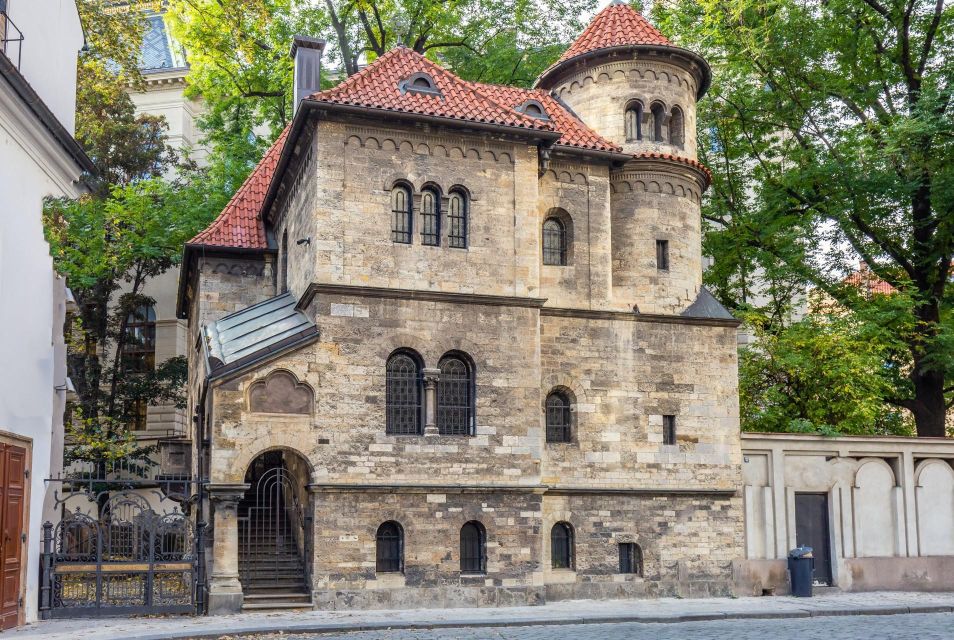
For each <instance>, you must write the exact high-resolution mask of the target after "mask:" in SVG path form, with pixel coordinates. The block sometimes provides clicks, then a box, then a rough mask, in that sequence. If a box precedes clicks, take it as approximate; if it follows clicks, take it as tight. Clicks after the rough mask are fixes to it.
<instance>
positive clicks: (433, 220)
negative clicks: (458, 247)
mask: <svg viewBox="0 0 954 640" xmlns="http://www.w3.org/2000/svg"><path fill="white" fill-rule="evenodd" d="M440 243H441V199H440V196H438V195H437V194H436V193H434V192H433V191H425V192H424V193H423V194H422V195H421V244H424V245H427V246H431V247H436V246H438V245H439V244H440Z"/></svg>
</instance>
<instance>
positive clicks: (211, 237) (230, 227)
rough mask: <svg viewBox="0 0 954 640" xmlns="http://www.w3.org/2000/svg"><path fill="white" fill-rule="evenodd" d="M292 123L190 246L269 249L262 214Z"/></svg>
mask: <svg viewBox="0 0 954 640" xmlns="http://www.w3.org/2000/svg"><path fill="white" fill-rule="evenodd" d="M290 127H291V125H290V124H289V125H288V126H287V127H285V130H284V131H282V132H281V135H279V136H278V139H277V140H275V142H274V143H273V144H272V146H271V147H270V148H269V149H268V151H266V152H265V156H264V157H263V158H262V160H261V162H259V163H258V166H256V167H255V169H254V170H253V171H252V173H251V174H249V176H248V178H246V179H245V182H243V183H242V186H241V187H239V189H238V191H236V192H235V195H233V196H232V199H231V200H229V203H228V204H227V205H225V208H224V209H223V210H222V213H220V214H219V215H218V217H217V218H216V219H215V220H213V221H212V224H210V225H209V226H208V227H206V229H205V230H204V231H202V232H201V233H199V234H198V235H197V236H196V237H194V238H192V239H191V240H189V242H187V243H186V245H187V246H202V247H229V248H237V249H267V248H268V239H267V237H266V235H265V225H264V224H263V223H262V219H261V216H260V215H259V213H260V211H261V209H262V202H263V201H264V200H265V192H266V191H268V185H269V184H271V182H272V176H273V175H274V173H275V167H276V166H277V165H278V158H279V157H280V156H281V153H282V149H283V148H284V147H285V140H286V139H287V138H288V130H289V128H290Z"/></svg>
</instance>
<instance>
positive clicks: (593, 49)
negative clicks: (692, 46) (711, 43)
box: [536, 0, 709, 97]
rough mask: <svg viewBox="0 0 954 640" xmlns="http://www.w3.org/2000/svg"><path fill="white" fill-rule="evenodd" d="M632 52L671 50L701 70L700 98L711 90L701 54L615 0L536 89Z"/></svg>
mask: <svg viewBox="0 0 954 640" xmlns="http://www.w3.org/2000/svg"><path fill="white" fill-rule="evenodd" d="M628 49H636V50H639V49H667V50H671V51H673V52H678V53H679V54H682V55H683V56H685V57H686V58H689V59H691V60H692V62H693V63H694V64H695V65H697V66H698V67H699V68H700V71H701V73H700V75H701V79H702V82H701V83H700V92H699V97H701V96H702V94H703V93H705V90H706V89H707V88H708V85H709V67H708V65H707V64H706V63H705V61H704V60H703V59H702V58H701V57H700V56H699V55H698V54H695V53H693V52H691V51H687V50H685V49H681V48H679V47H677V46H676V45H674V44H673V43H672V42H671V41H670V40H669V38H667V37H666V36H664V35H663V34H662V32H661V31H659V29H657V28H656V27H654V26H653V25H652V24H651V23H650V22H649V20H647V19H646V18H644V17H643V16H642V14H640V13H639V12H638V11H636V10H635V9H633V8H632V7H631V6H629V4H627V3H626V2H623V1H622V0H615V1H614V2H613V3H611V4H610V5H609V6H607V7H606V8H605V9H603V10H602V11H600V12H599V13H597V14H596V17H594V18H593V20H592V21H591V22H590V24H589V25H588V26H587V27H586V29H584V30H583V33H581V34H580V35H579V37H578V38H577V39H576V40H574V41H573V44H571V45H570V46H569V48H568V49H567V50H566V51H564V52H563V55H562V56H560V59H559V60H557V61H556V62H554V63H553V64H552V65H550V66H549V67H548V68H547V69H546V70H545V71H544V72H543V73H541V74H540V78H539V79H538V80H537V82H536V86H537V87H540V88H550V87H551V86H552V85H553V80H554V79H555V77H556V76H557V75H562V73H561V72H562V71H563V70H565V69H567V68H570V67H574V66H576V65H577V63H582V62H583V61H584V60H586V59H588V58H591V57H595V56H600V55H602V54H611V53H613V52H614V51H615V52H619V51H625V50H628Z"/></svg>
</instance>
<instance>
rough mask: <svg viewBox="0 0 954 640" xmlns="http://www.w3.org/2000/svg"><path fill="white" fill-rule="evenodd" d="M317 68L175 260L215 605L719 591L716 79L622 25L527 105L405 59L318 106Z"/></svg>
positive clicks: (721, 466) (400, 52)
mask: <svg viewBox="0 0 954 640" xmlns="http://www.w3.org/2000/svg"><path fill="white" fill-rule="evenodd" d="M323 46H324V43H323V42H321V41H315V40H311V39H308V38H296V40H295V44H294V46H293V47H292V55H293V56H294V57H295V65H296V77H295V83H296V85H295V89H296V102H298V106H297V110H296V114H295V117H294V119H293V121H292V123H291V124H290V125H289V126H288V128H287V129H286V130H285V132H283V134H282V135H281V137H280V138H279V139H278V141H277V142H276V143H275V145H274V146H273V147H272V148H271V149H270V150H269V151H268V153H267V154H266V156H265V158H264V159H263V160H262V162H261V164H260V165H259V166H258V168H257V169H256V170H255V171H254V172H253V173H252V175H251V176H250V177H249V179H248V180H247V182H246V183H245V184H244V185H243V186H242V187H241V188H240V189H239V190H238V192H237V193H236V194H235V196H234V198H233V199H232V201H231V202H230V203H229V204H228V206H227V207H226V209H225V210H224V211H223V212H222V214H221V215H220V216H219V217H218V218H217V219H216V220H215V221H214V222H213V223H212V224H211V225H210V227H209V228H208V229H206V230H205V231H203V232H202V233H200V234H199V235H198V236H196V238H194V239H193V240H192V241H191V242H190V243H189V244H188V245H187V247H186V251H185V259H184V265H183V271H182V277H181V282H180V297H179V312H180V314H181V317H183V318H187V319H188V323H189V333H188V340H187V342H186V344H187V347H188V352H189V359H190V377H191V380H190V389H189V405H190V406H189V412H190V416H192V417H193V419H194V424H195V428H196V433H195V436H194V442H196V443H200V445H201V446H200V449H199V452H198V455H197V456H196V470H197V473H198V474H199V476H200V477H201V478H204V479H205V480H207V483H208V484H207V485H206V486H207V488H208V492H209V495H210V497H211V503H210V508H211V512H212V513H211V515H212V521H213V527H212V532H211V536H210V545H211V551H212V553H211V554H210V557H209V561H208V574H209V576H210V582H209V611H210V612H224V611H234V610H238V609H240V608H242V607H243V606H244V607H246V608H255V607H274V606H276V605H288V606H295V605H297V606H317V607H324V608H331V607H401V606H459V605H472V606H493V605H508V604H533V603H540V602H544V601H548V600H555V599H561V598H581V597H597V598H607V597H639V596H666V595H681V596H703V595H727V594H729V593H730V592H731V591H732V581H733V561H734V560H737V559H740V558H742V557H743V555H744V549H743V547H744V533H743V531H744V525H743V503H742V499H741V495H740V494H739V492H738V488H739V486H741V471H742V464H741V463H742V460H741V448H740V436H739V416H738V389H737V361H736V343H737V339H736V327H737V322H736V321H735V320H734V319H733V318H732V317H731V316H730V315H729V314H728V313H727V312H726V311H725V310H724V309H723V308H722V307H721V306H720V305H719V304H718V303H717V302H716V301H715V300H714V299H713V298H712V296H711V295H710V294H709V293H708V292H707V291H706V290H705V289H704V288H703V287H702V255H701V238H700V234H701V230H700V200H701V197H702V194H703V192H704V191H705V190H706V188H707V187H708V185H709V180H710V178H709V172H708V170H707V169H706V168H705V167H704V166H702V165H701V164H700V163H699V162H698V161H697V159H696V133H695V131H696V116H695V113H696V102H697V101H698V100H700V99H702V98H703V97H704V96H705V93H706V89H707V88H708V86H709V81H710V71H709V67H708V66H707V64H706V62H705V61H704V60H703V59H702V58H701V57H699V56H698V55H697V54H695V53H693V52H691V51H687V50H685V49H682V48H680V47H678V46H675V45H674V44H673V43H672V42H670V41H669V40H668V39H667V38H666V37H665V36H663V35H662V34H661V33H660V32H659V31H658V30H657V29H656V28H654V27H653V26H652V25H651V24H650V23H649V22H648V21H646V20H645V19H644V18H643V17H642V16H641V15H639V14H638V13H637V12H635V11H634V10H633V9H631V8H630V7H629V6H628V5H626V4H622V3H614V4H612V5H610V6H609V7H607V8H606V9H604V10H603V11H601V12H600V13H599V14H598V15H597V16H596V17H595V18H594V20H593V21H592V23H591V24H590V25H589V26H588V27H587V28H586V30H585V31H584V32H583V33H582V34H581V35H580V37H579V38H578V39H577V40H576V41H575V42H574V43H573V44H572V45H571V46H570V48H569V49H568V50H567V51H566V52H565V53H564V54H563V56H562V57H561V58H560V59H559V60H558V61H557V62H556V63H555V64H554V65H553V66H551V67H550V68H548V69H547V70H546V71H545V72H544V73H543V74H542V75H541V76H540V78H539V79H538V81H537V83H536V86H535V87H534V88H533V89H521V88H516V87H508V86H497V85H487V84H480V83H472V82H467V81H464V80H462V79H460V78H458V77H456V76H455V75H453V74H452V73H451V72H449V71H448V70H446V69H443V68H441V67H440V66H438V65H436V64H435V63H433V62H431V61H429V60H427V59H425V58H424V57H422V56H420V55H418V54H416V53H414V52H413V51H411V50H410V49H407V48H404V47H397V48H395V49H393V50H391V51H390V52H388V53H387V54H386V55H384V56H381V57H380V58H379V59H377V60H376V61H374V62H373V63H372V64H370V65H368V67H367V68H365V69H364V70H362V71H361V72H360V73H358V74H356V75H355V76H352V77H350V78H348V79H346V80H345V81H343V82H342V83H341V84H339V85H338V86H337V87H335V88H333V89H329V90H326V91H318V89H319V84H318V68H319V63H320V56H321V52H322V49H323ZM299 98H301V99H300V101H299Z"/></svg>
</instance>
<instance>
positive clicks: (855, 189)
mask: <svg viewBox="0 0 954 640" xmlns="http://www.w3.org/2000/svg"><path fill="white" fill-rule="evenodd" d="M656 17H657V20H658V21H659V22H660V23H661V24H662V25H663V27H664V29H667V30H668V31H669V32H672V33H674V34H676V36H677V39H678V40H679V42H680V44H682V45H683V46H687V47H690V48H694V49H696V50H698V51H700V52H701V53H702V54H703V55H704V56H705V57H706V58H707V59H708V60H709V61H710V63H711V64H712V65H713V67H714V72H715V82H714V84H713V87H712V90H711V92H710V96H709V98H707V100H706V101H704V102H703V103H702V104H701V105H700V111H699V127H700V132H701V134H702V135H701V136H700V142H701V145H700V146H701V157H702V159H703V160H704V161H705V162H707V163H708V164H709V165H710V166H712V167H713V169H714V170H715V176H716V179H715V181H714V184H713V190H712V194H711V196H710V198H709V200H708V202H707V203H706V204H705V207H704V216H705V218H706V220H707V221H708V222H709V223H710V227H709V231H708V233H707V237H706V249H707V251H709V252H710V253H711V254H712V255H713V256H714V257H715V258H716V268H715V269H714V270H712V271H711V272H710V273H709V275H708V281H709V282H710V284H712V285H714V287H715V289H716V290H717V292H718V293H719V295H720V297H721V298H722V300H723V301H724V302H727V303H729V304H730V305H732V306H735V307H737V308H739V307H741V308H745V306H746V305H749V304H752V303H753V302H754V303H755V304H756V305H758V304H760V301H758V300H757V296H753V292H754V291H756V290H757V289H758V287H756V286H753V283H758V284H760V285H761V284H764V283H765V282H768V283H769V284H770V285H772V287H774V286H776V285H777V286H779V287H781V290H780V291H781V293H782V295H774V296H770V298H771V299H773V300H774V302H772V301H771V300H770V303H769V304H767V305H763V306H764V307H765V308H764V309H763V311H765V312H766V313H767V314H768V315H770V316H771V315H773V314H775V312H776V311H777V310H779V309H780V307H781V306H784V305H783V304H781V301H783V300H784V299H785V297H786V293H785V292H786V291H790V290H791V289H792V288H793V287H795V288H797V287H804V286H807V285H811V286H812V287H817V288H819V289H820V290H822V291H824V292H826V293H827V294H828V295H830V296H831V297H832V298H834V299H835V300H836V301H837V302H838V303H839V304H840V305H841V306H842V307H843V308H845V309H847V310H848V311H850V312H851V313H853V314H855V315H856V316H857V317H859V318H866V319H868V320H870V321H872V322H877V323H882V324H879V325H878V326H879V327H882V328H887V329H890V330H891V331H892V332H893V333H891V334H890V335H891V338H892V343H891V344H892V345H894V344H895V343H899V344H902V345H904V352H903V361H902V362H901V363H900V364H899V370H900V372H901V375H898V376H897V377H896V380H895V382H896V384H895V385H894V386H893V387H892V388H891V389H889V390H887V391H886V392H885V394H884V398H885V400H886V401H887V402H890V403H892V404H893V405H895V406H897V407H903V408H905V409H908V410H910V411H911V413H912V414H913V416H914V419H915V422H916V425H917V432H918V434H919V435H922V436H941V435H944V433H945V411H946V408H947V407H950V405H951V395H950V394H951V392H952V391H954V387H952V385H951V380H952V376H954V351H952V348H951V346H952V342H954V340H952V332H954V327H952V324H951V311H950V310H951V305H950V301H951V295H950V291H949V290H950V287H948V284H949V282H950V279H951V258H952V254H954V118H952V115H951V110H950V102H951V92H952V87H951V82H952V79H954V31H952V27H954V25H952V18H954V8H952V7H951V6H948V5H946V4H945V3H944V2H933V1H930V0H905V1H904V2H902V1H901V0H829V1H827V2H823V3H816V2H807V1H805V0H771V1H770V2H764V1H763V0H698V1H696V0H677V1H676V2H673V3H668V4H657V5H656ZM859 259H862V260H864V261H866V263H867V264H868V265H869V266H870V268H871V269H872V271H873V272H874V274H875V275H876V276H877V277H879V278H881V279H882V280H884V281H886V282H888V283H889V284H891V285H892V286H893V287H895V288H896V289H898V290H899V291H900V292H901V294H900V295H899V297H898V301H900V302H903V303H905V306H899V305H897V304H894V305H892V306H891V308H890V310H885V309H883V308H879V306H878V305H879V304H880V303H877V302H873V301H872V299H871V298H870V297H867V296H864V295H859V292H858V290H857V289H856V288H854V287H851V286H845V285H844V284H843V280H844V278H845V276H846V275H847V274H848V273H850V272H851V271H853V270H854V269H856V268H857V264H858V260H859ZM772 287H770V288H769V289H770V291H769V292H770V293H776V292H774V291H772ZM773 307H774V308H773ZM779 317H781V316H779ZM892 353H895V355H898V356H900V355H902V354H901V353H899V352H895V351H894V349H893V347H892ZM945 394H947V397H945Z"/></svg>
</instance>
